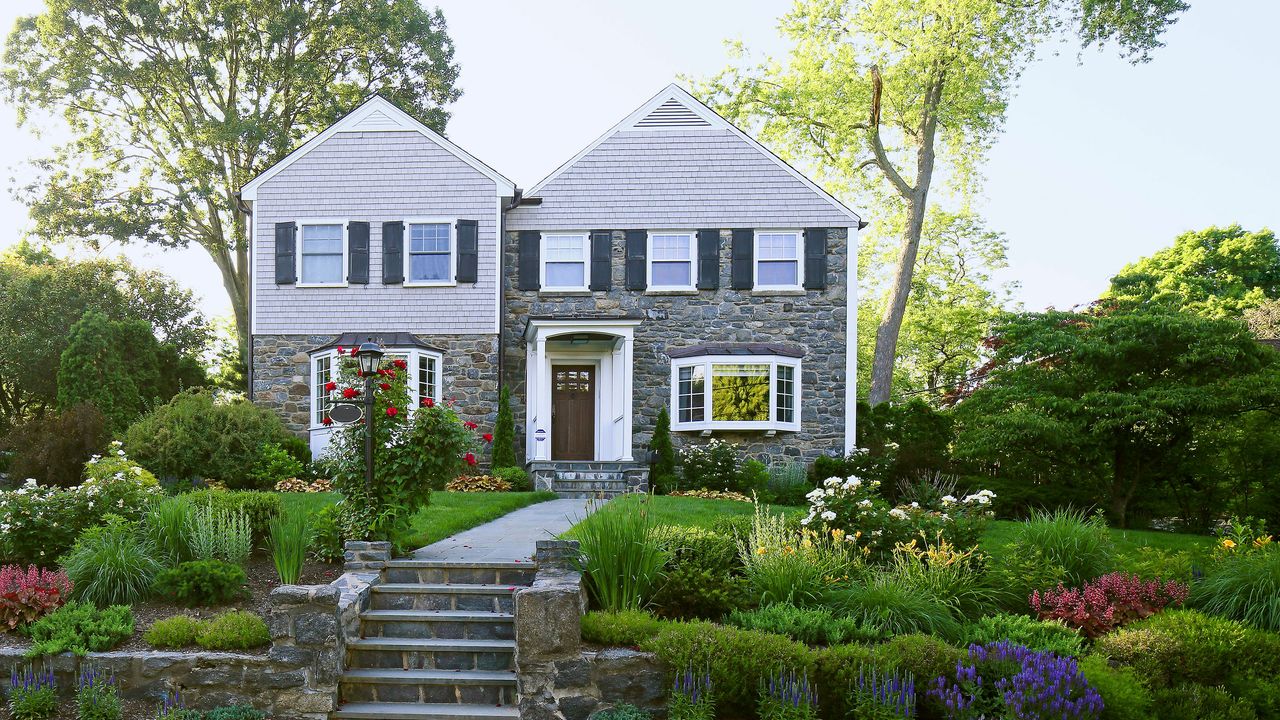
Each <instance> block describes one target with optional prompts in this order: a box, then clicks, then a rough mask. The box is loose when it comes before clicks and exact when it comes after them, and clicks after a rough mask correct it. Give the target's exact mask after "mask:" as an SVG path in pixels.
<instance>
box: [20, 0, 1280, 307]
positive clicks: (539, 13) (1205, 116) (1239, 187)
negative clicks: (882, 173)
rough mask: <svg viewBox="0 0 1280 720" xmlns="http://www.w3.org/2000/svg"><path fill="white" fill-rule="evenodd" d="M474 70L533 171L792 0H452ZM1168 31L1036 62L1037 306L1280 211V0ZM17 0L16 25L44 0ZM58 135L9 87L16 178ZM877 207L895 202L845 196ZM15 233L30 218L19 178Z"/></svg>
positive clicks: (1005, 213)
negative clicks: (49, 137)
mask: <svg viewBox="0 0 1280 720" xmlns="http://www.w3.org/2000/svg"><path fill="white" fill-rule="evenodd" d="M439 4H440V6H441V7H442V8H443V10H444V13H445V17H446V18H447V20H448V23H449V32H450V35H451V36H452V37H453V39H454V43H455V45H456V47H457V54H456V59H457V61H458V62H459V63H460V65H461V68H462V72H461V78H460V81H459V85H460V87H461V88H462V90H463V91H464V93H465V94H464V95H463V97H462V99H461V100H460V101H459V102H457V103H456V104H455V105H454V106H452V108H451V110H452V112H453V118H452V120H451V121H450V124H449V129H448V134H449V136H450V138H451V139H452V140H453V141H454V142H457V143H458V144H460V145H461V146H462V147H464V148H466V149H467V150H468V151H470V152H471V153H472V154H474V155H475V156H477V157H479V158H480V159H481V160H484V161H485V162H486V163H488V164H490V165H492V166H494V167H495V168H497V169H498V170H499V171H500V172H502V173H503V174H505V175H506V176H507V177H509V178H511V179H512V180H513V181H515V182H516V184H517V185H519V186H521V187H526V188H527V187H531V186H532V185H533V184H534V183H536V182H537V181H538V180H539V179H541V178H542V177H543V176H544V175H546V174H547V173H549V172H550V171H551V170H553V169H555V168H556V167H557V166H558V165H560V164H561V163H562V162H564V161H565V160H567V159H568V158H570V157H572V156H573V155H574V154H575V153H576V152H577V151H578V150H580V149H581V148H582V147H583V146H585V145H587V144H588V143H589V142H591V141H592V140H594V139H595V138H596V137H597V136H598V135H600V134H601V133H602V132H603V131H605V130H607V129H608V128H609V127H611V126H612V125H613V124H614V123H616V122H617V121H618V120H620V119H621V118H622V117H624V116H625V115H627V114H628V113H629V112H631V111H632V110H634V109H635V108H636V107H637V106H638V105H640V104H641V103H642V102H643V101H644V100H646V99H648V98H649V97H650V96H651V95H653V94H654V93H656V92H657V91H658V90H659V89H661V88H662V87H663V86H664V85H666V84H667V83H668V82H671V81H673V80H675V79H676V78H677V76H678V75H681V74H685V75H691V76H695V77H701V76H706V75H708V74H711V73H713V72H715V71H717V70H719V69H720V68H722V67H723V66H724V65H725V64H726V62H727V54H726V52H725V49H724V46H723V44H722V42H721V41H722V40H724V39H727V38H735V39H742V40H744V41H745V42H746V44H747V46H748V47H750V48H752V49H755V50H763V51H779V50H781V49H782V48H781V45H780V41H779V40H778V39H777V33H776V30H775V25H776V18H777V17H778V16H779V15H781V14H783V13H784V12H785V11H786V10H787V9H788V8H789V7H790V2H787V1H784V0H773V1H765V0H752V1H749V2H748V1H746V0H681V1H673V0H646V1H645V2H631V3H619V2H599V1H595V2H589V1H587V0H582V1H580V2H569V1H565V0H559V1H557V0H544V1H543V2H538V3H531V2H521V1H518V0H484V1H483V2H478V1H477V0H442V1H441V2H440V3H439ZM1191 4H1192V8H1191V10H1190V11H1188V12H1187V13H1186V14H1185V15H1184V16H1183V17H1182V19H1181V20H1180V21H1179V22H1178V24H1177V25H1175V26H1174V27H1173V29H1172V30H1171V31H1170V32H1169V33H1168V34H1167V35H1166V37H1165V40H1166V43H1167V47H1165V48H1163V49H1161V50H1159V51H1157V53H1156V56H1155V59H1154V60H1153V61H1152V62H1151V63H1150V64H1147V65H1144V66H1138V67H1134V66H1131V65H1129V64H1127V63H1124V62H1121V61H1119V60H1117V59H1114V58H1113V56H1112V55H1110V54H1103V55H1098V54H1095V53H1092V52H1090V53H1087V54H1086V55H1085V57H1084V63H1083V65H1080V64H1077V61H1076V56H1075V53H1074V52H1068V53H1066V54H1064V55H1063V56H1059V57H1050V58H1047V59H1045V60H1041V61H1040V62H1038V63H1037V64H1036V65H1034V66H1033V67H1032V68H1031V70H1030V71H1029V72H1027V73H1026V75H1025V76H1024V78H1023V81H1022V89H1021V91H1020V92H1019V93H1018V95H1017V96H1016V97H1015V98H1014V100H1013V103H1012V105H1011V108H1010V111H1009V118H1008V124H1007V127H1006V132H1005V133H1004V135H1003V136H1002V137H1001V139H1000V141H999V143H998V144H997V145H996V147H995V149H994V151H993V152H992V154H991V158H990V162H989V163H988V164H987V165H986V166H985V175H986V177H987V183H986V186H985V192H984V200H983V202H982V203H981V204H980V206H979V208H978V209H979V211H980V212H981V213H982V214H983V216H984V217H985V218H986V219H987V222H988V225H989V226H990V227H991V228H993V229H996V230H1000V231H1003V232H1004V233H1006V235H1007V237H1008V240H1009V245H1010V251H1009V260H1010V268H1009V271H1008V272H1007V273H1006V275H1005V276H1004V277H1005V279H1010V280H1017V281H1019V282H1020V283H1021V289H1020V290H1019V291H1018V293H1017V295H1016V299H1018V300H1020V301H1022V302H1023V303H1025V305H1026V307H1027V308H1028V309H1039V308H1042V307H1045V306H1047V305H1056V306H1058V307H1062V308H1065V307H1069V306H1071V305H1074V304H1076V303H1079V302H1086V301H1088V300H1091V299H1093V298H1095V297H1096V296H1097V295H1098V294H1099V293H1100V292H1101V291H1102V290H1103V289H1104V288H1105V287H1106V286H1107V281H1108V279H1109V278H1110V276H1111V275H1113V274H1114V273H1115V272H1116V271H1118V270H1119V269H1120V267H1121V266H1123V265H1124V264H1125V263H1126V262H1129V261H1132V260H1134V259H1136V258H1138V257H1139V256H1141V255H1145V254H1150V253H1151V252H1153V251H1155V250H1157V249H1159V248H1161V247H1164V246H1166V245H1169V244H1170V243H1171V242H1172V240H1173V237H1174V236H1175V235H1176V234H1178V233H1180V232H1183V231H1186V230H1191V229H1196V228H1201V227H1205V226H1208V225H1214V224H1218V225H1226V224H1230V223H1233V222H1238V223H1240V224H1241V225H1243V226H1245V227H1246V228H1252V229H1256V228H1260V227H1264V226H1270V227H1271V228H1273V229H1277V227H1278V226H1280V171H1278V170H1277V168H1280V142H1277V140H1276V139H1275V138H1276V133H1275V128H1274V123H1275V118H1276V117H1280V93H1278V92H1277V91H1276V88H1277V87H1280V84H1278V81H1277V79H1276V78H1277V76H1278V75H1280V43H1276V42H1275V38H1274V33H1275V29H1276V28H1277V27H1280V2H1274V1H1272V0H1191ZM41 7H42V3H41V2H39V1H38V0H6V2H4V3H3V7H0V28H3V29H4V31H5V33H6V34H7V32H8V29H9V28H11V27H12V26H13V22H14V20H15V18H16V17H18V16H19V15H23V14H30V13H33V12H37V11H39V10H40V8H41ZM39 149H40V143H39V142H38V141H35V140H33V139H32V137H31V135H30V134H29V133H28V131H27V130H25V129H23V130H19V129H16V127H15V122H14V113H13V109H12V108H11V107H9V106H8V105H5V104H3V102H2V101H0V168H2V169H3V171H4V175H3V177H4V178H5V180H6V185H9V186H12V185H13V184H14V181H13V180H12V179H11V178H16V180H17V182H18V183H19V184H21V183H22V181H23V178H24V176H25V175H26V174H27V173H26V171H25V170H24V169H23V167H22V163H23V162H24V161H25V160H26V159H28V158H29V157H31V156H32V154H33V153H35V152H38V151H39ZM845 199H846V200H847V201H848V204H849V205H850V206H852V207H853V208H854V209H856V210H858V211H859V212H861V213H862V215H863V217H864V218H866V219H867V220H869V221H871V222H873V223H874V222H875V220H876V215H875V208H873V207H868V206H867V205H866V203H862V202H859V199H858V198H856V197H855V198H845ZM0 226H3V227H5V228H9V231H8V232H6V233H5V234H4V235H3V236H0V246H4V245H7V244H10V243H13V242H16V241H17V239H18V237H19V236H20V234H21V232H22V231H23V230H24V229H25V228H26V227H27V226H28V222H27V216H26V209H25V207H24V206H23V205H21V204H20V203H18V202H16V201H14V200H13V199H12V197H11V194H10V192H9V191H8V188H6V189H5V190H4V192H0ZM129 254H130V256H131V257H133V258H134V259H135V260H138V261H139V262H140V263H141V264H143V265H145V266H148V267H157V268H160V269H163V270H165V271H167V272H169V273H170V274H172V275H174V276H175V277H177V278H178V280H179V281H180V282H181V283H183V284H184V285H186V286H188V287H190V288H192V289H194V290H195V291H196V292H197V293H198V294H199V295H200V296H201V297H202V298H203V301H204V307H205V310H206V311H207V312H208V313H209V314H211V315H224V314H227V313H229V311H230V304H229V302H228V301H227V299H226V296H225V293H224V291H223V290H222V286H221V282H220V281H219V280H218V277H217V272H216V270H215V269H214V267H213V264H212V262H211V261H210V260H209V259H208V257H207V256H206V255H205V254H204V253H203V251H202V250H199V249H193V250H188V251H164V250H159V249H154V250H142V249H139V250H130V252H129Z"/></svg>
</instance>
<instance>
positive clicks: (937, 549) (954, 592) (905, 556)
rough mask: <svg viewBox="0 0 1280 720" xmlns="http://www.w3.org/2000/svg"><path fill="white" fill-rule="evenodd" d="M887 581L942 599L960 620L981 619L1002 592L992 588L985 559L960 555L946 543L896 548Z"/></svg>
mask: <svg viewBox="0 0 1280 720" xmlns="http://www.w3.org/2000/svg"><path fill="white" fill-rule="evenodd" d="M884 575H885V577H886V579H887V580H890V581H892V582H893V583H898V584H901V585H903V586H905V587H908V588H911V589H912V590H914V591H915V592H916V594H918V595H921V596H927V597H931V598H933V599H935V600H939V601H941V602H943V603H945V604H946V605H947V606H948V607H950V608H951V609H952V611H953V613H954V614H955V615H956V616H957V617H977V616H981V615H982V614H983V613H985V612H987V611H988V610H991V609H993V608H994V607H995V605H996V601H997V600H998V599H999V598H1000V597H1001V596H1002V594H1003V593H1002V591H1001V590H1000V589H997V588H995V587H993V586H992V584H991V580H990V578H989V577H988V573H987V568H986V563H985V556H983V555H979V554H977V553H975V552H974V551H973V550H966V551H964V552H959V551H956V550H955V549H954V547H953V546H952V545H951V544H950V543H947V542H945V541H940V542H938V544H936V545H931V546H926V547H925V548H924V549H918V548H917V547H916V544H915V541H912V542H911V543H909V544H907V545H900V546H898V547H897V548H894V551H893V556H892V559H891V560H890V562H889V564H888V566H887V567H886V568H885V569H884Z"/></svg>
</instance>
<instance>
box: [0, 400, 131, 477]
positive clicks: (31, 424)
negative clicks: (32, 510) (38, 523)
mask: <svg viewBox="0 0 1280 720" xmlns="http://www.w3.org/2000/svg"><path fill="white" fill-rule="evenodd" d="M107 439H108V435H107V426H106V418H104V417H103V416H102V413H101V412H99V411H98V409H97V408H95V407H94V406H92V405H76V406H75V407H72V408H69V409H67V410H64V411H62V412H60V413H55V412H48V413H46V414H45V415H43V416H38V417H35V418H32V419H30V420H28V421H27V422H25V423H23V424H21V425H19V426H17V427H15V428H14V429H13V431H12V432H10V433H9V435H8V436H7V437H5V438H4V439H3V441H0V447H2V448H4V449H6V450H10V451H12V452H13V458H12V460H11V461H10V465H9V469H8V472H9V475H10V476H11V477H15V478H23V479H26V478H35V479H36V481H38V482H39V483H41V484H43V485H57V486H59V487H71V486H73V485H79V484H80V474H81V472H82V471H83V470H84V464H85V463H86V462H88V461H89V458H90V457H93V455H94V453H99V452H102V448H103V446H105V445H106V444H107Z"/></svg>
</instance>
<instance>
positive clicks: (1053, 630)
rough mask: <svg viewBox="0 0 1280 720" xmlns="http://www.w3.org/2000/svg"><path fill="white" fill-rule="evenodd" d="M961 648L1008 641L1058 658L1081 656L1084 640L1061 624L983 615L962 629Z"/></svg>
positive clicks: (1007, 616) (1024, 617)
mask: <svg viewBox="0 0 1280 720" xmlns="http://www.w3.org/2000/svg"><path fill="white" fill-rule="evenodd" d="M961 640H962V642H961V644H962V645H966V646H967V645H971V644H972V645H988V644H990V643H994V642H999V641H1001V640H1009V641H1011V642H1013V643H1014V644H1016V645H1021V646H1023V647H1025V648H1029V649H1031V650H1037V651H1043V652H1051V653H1055V654H1057V655H1061V656H1067V655H1071V656H1078V655H1080V654H1081V653H1083V652H1084V637H1083V636H1081V635H1080V633H1078V632H1076V631H1075V630H1073V629H1071V628H1069V627H1067V626H1066V625H1064V624H1062V623H1061V622H1057V621H1054V620H1037V619H1035V618H1030V617H1027V616H1026V615H1006V614H1000V615H984V616H982V617H980V618H978V619H977V620H975V621H974V622H971V623H969V624H968V625H966V626H965V627H964V632H963V634H962V636H961Z"/></svg>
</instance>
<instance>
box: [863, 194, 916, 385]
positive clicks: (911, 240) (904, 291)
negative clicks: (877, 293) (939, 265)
mask: <svg viewBox="0 0 1280 720" xmlns="http://www.w3.org/2000/svg"><path fill="white" fill-rule="evenodd" d="M924 212H925V204H924V202H923V200H922V201H921V202H911V203H910V204H909V205H908V209H907V227H906V228H905V229H904V230H903V233H902V246H901V249H900V250H899V252H898V265H897V268H896V269H895V270H894V273H893V285H892V287H891V288H890V290H889V301H888V302H887V303H885V306H884V315H883V316H881V318H880V325H879V327H877V328H876V349H875V356H874V357H873V358H872V362H871V390H870V392H869V393H868V396H867V401H868V402H869V403H870V404H871V405H872V406H875V405H879V404H880V403H882V402H886V401H888V400H889V392H890V391H891V390H892V389H893V367H894V361H895V360H896V359H897V355H898V334H899V333H900V332H901V331H902V318H903V317H904V316H905V315H906V313H907V298H908V297H909V296H910V294H911V279H912V275H913V274H914V273H915V268H916V253H917V252H919V250H920V235H921V233H922V232H923V229H924Z"/></svg>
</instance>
